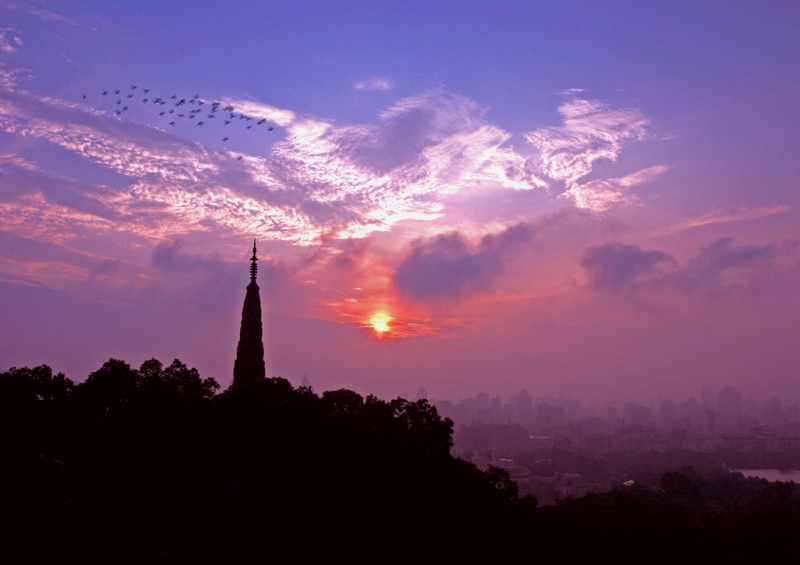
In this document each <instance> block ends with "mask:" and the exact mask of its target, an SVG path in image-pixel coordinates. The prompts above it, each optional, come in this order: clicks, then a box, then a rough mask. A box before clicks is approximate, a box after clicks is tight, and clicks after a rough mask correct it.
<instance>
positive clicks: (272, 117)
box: [222, 98, 297, 127]
mask: <svg viewBox="0 0 800 565" xmlns="http://www.w3.org/2000/svg"><path fill="white" fill-rule="evenodd" d="M222 104H223V105H224V106H233V108H234V110H235V111H236V112H239V113H240V114H246V115H248V116H253V117H254V118H259V119H265V120H269V121H270V122H274V123H276V124H278V125H279V126H282V127H286V126H289V125H291V124H292V122H294V121H295V120H296V119H297V115H296V114H295V113H294V112H292V111H291V110H284V109H281V108H276V107H275V106H270V105H269V104H264V103H263V102H258V101H255V100H242V99H238V98H223V99H222Z"/></svg>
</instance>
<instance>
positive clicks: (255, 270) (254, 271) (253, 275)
mask: <svg viewBox="0 0 800 565" xmlns="http://www.w3.org/2000/svg"><path fill="white" fill-rule="evenodd" d="M250 261H251V264H250V280H251V281H252V282H256V274H257V273H258V266H257V265H256V261H258V257H256V240H255V239H254V240H253V256H252V257H251V258H250Z"/></svg>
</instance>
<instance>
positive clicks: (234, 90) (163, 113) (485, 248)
mask: <svg viewBox="0 0 800 565" xmlns="http://www.w3.org/2000/svg"><path fill="white" fill-rule="evenodd" d="M798 29H800V4H798V3H797V2H792V1H786V2H781V1H774V2H739V1H724V2H711V1H709V2H692V1H678V0H664V1H653V2H625V1H620V2H602V1H600V2H583V1H553V2H495V3H489V2H469V1H450V2H437V1H426V2H409V1H404V2H393V1H387V2H333V1H331V2H328V1H317V2H303V1H295V2H244V1H242V2H215V1H204V2H189V1H177V0H176V1H170V0H166V1H159V2H147V1H140V2H114V3H111V2H105V1H101V2H97V1H87V0H82V1H80V2H78V1H67V0H64V1H37V2H27V1H23V0H13V1H6V0H0V369H3V370H5V369H7V368H9V367H12V366H34V365H39V364H48V365H50V366H51V367H53V369H54V370H56V371H62V372H64V373H65V374H66V375H67V376H68V377H70V378H72V379H73V380H75V381H78V382H79V381H82V380H84V379H85V378H86V376H87V375H88V374H89V373H90V372H91V371H94V370H96V369H98V368H99V367H100V366H101V365H102V364H103V362H105V361H106V360H107V359H109V358H118V359H124V360H125V361H127V362H128V363H130V364H131V365H133V366H135V367H138V366H139V364H141V363H142V362H143V361H144V360H146V359H150V358H152V357H156V358H158V359H160V360H161V361H162V362H165V363H169V362H170V361H171V360H172V359H174V358H179V359H181V361H183V362H185V363H186V364H188V365H189V366H194V367H197V368H198V370H199V371H200V374H201V375H202V376H203V377H214V378H215V379H217V380H218V381H219V382H220V384H221V385H222V386H223V388H226V387H227V386H228V385H229V384H230V382H231V379H232V373H233V362H234V357H235V351H236V342H237V340H238V332H239V322H240V316H241V307H242V301H243V299H244V294H245V287H246V285H247V283H248V282H249V262H248V258H249V256H250V254H251V249H252V241H253V239H256V240H257V245H258V255H259V258H260V260H259V271H258V283H259V286H260V288H261V301H262V308H263V322H264V340H265V349H266V366H267V375H268V376H281V377H284V378H287V379H289V380H290V381H291V382H292V383H293V384H295V385H299V383H300V381H301V379H302V378H303V376H304V375H307V377H308V380H309V381H310V383H311V385H312V387H313V388H314V389H315V390H317V391H322V390H330V389H336V388H350V389H353V390H356V391H358V392H360V393H362V394H370V393H372V394H376V395H378V396H381V397H393V396H397V395H402V396H405V397H408V398H413V397H414V396H415V395H416V392H417V389H418V388H419V387H424V388H425V389H426V390H427V392H428V395H429V397H431V398H438V399H447V398H450V399H453V400H457V399H459V398H466V397H470V396H473V395H475V394H476V393H477V392H481V391H484V392H488V393H490V394H493V395H494V394H499V395H501V396H507V395H510V394H511V393H514V392H517V391H519V390H520V389H526V390H527V391H528V392H529V393H530V394H531V395H532V396H534V397H536V396H539V395H547V394H551V395H552V394H567V395H570V396H573V397H575V398H577V399H579V400H580V401H582V402H585V403H587V404H589V403H592V402H609V403H613V402H618V401H620V400H621V399H627V398H633V399H639V400H641V401H645V402H655V401H657V400H658V399H660V398H672V399H676V400H685V399H686V398H689V397H691V396H697V395H699V394H700V391H701V389H702V388H706V387H708V388H711V389H712V390H719V389H720V388H722V387H724V386H727V385H732V386H735V387H736V388H737V389H739V390H740V391H742V392H743V393H745V394H752V395H754V396H755V397H756V398H765V397H768V396H774V395H777V396H783V397H785V398H787V399H795V400H797V399H800V384H798V383H800V379H798V377H800V347H798V336H800V285H799V284H798V283H800V247H799V245H800V222H798V219H800V218H799V217H798V205H800V196H799V194H800V193H799V191H798V178H800V159H797V151H798V145H799V143H798V140H799V139H800V138H798V133H797V132H798V130H799V129H800V127H799V126H800V112H799V109H800V104H798V101H800V72H799V71H800V34H798V33H797V31H798Z"/></svg>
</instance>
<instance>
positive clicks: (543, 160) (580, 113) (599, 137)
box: [525, 97, 664, 211]
mask: <svg viewBox="0 0 800 565" xmlns="http://www.w3.org/2000/svg"><path fill="white" fill-rule="evenodd" d="M558 111H559V113H560V114H561V115H562V117H563V123H562V125H560V126H555V127H549V128H541V129H538V130H535V131H532V132H529V133H528V134H526V136H525V137H526V139H527V140H528V141H529V142H530V143H531V144H532V145H533V146H534V147H535V148H536V149H537V150H538V151H539V159H538V161H537V162H536V166H537V168H538V170H540V171H541V173H542V174H544V175H546V176H547V177H549V178H551V179H553V180H555V181H559V182H562V183H564V186H565V187H566V190H565V191H564V192H563V194H562V196H563V197H564V198H568V199H571V200H573V201H574V202H575V204H576V205H577V206H578V207H579V208H588V209H591V210H596V211H602V210H605V209H606V208H608V207H609V206H610V205H611V204H612V203H614V202H619V201H621V200H624V199H625V198H626V197H625V190H626V189H627V188H630V187H631V186H634V185H636V184H640V183H641V182H647V181H649V180H650V179H651V178H652V177H653V176H654V175H655V174H659V173H660V172H663V170H664V168H663V167H651V168H649V169H644V170H643V171H640V172H639V173H634V174H633V175H629V176H627V177H623V178H621V179H606V180H597V181H593V182H590V183H585V182H582V181H581V179H582V178H583V177H585V176H586V175H588V174H589V173H590V172H591V171H592V169H593V167H594V163H595V162H596V161H598V160H600V159H607V160H609V161H616V160H617V158H618V157H619V155H620V153H621V152H622V149H623V147H624V146H625V145H626V144H628V143H630V142H633V141H641V140H644V139H646V137H647V127H648V126H649V123H650V122H649V120H648V119H647V118H646V117H645V116H644V115H643V114H642V113H641V112H640V111H639V110H637V109H633V108H628V109H611V108H609V107H608V106H606V105H605V104H602V103H600V102H598V101H596V100H584V99H580V98H577V97H576V98H572V99H570V100H569V101H568V102H566V103H564V104H563V105H561V106H560V107H559V108H558ZM644 171H647V173H645V172H644Z"/></svg>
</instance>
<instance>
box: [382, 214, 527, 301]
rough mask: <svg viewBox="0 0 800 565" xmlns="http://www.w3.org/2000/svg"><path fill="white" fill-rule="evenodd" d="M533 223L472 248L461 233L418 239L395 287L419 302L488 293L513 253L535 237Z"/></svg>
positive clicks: (398, 275)
mask: <svg viewBox="0 0 800 565" xmlns="http://www.w3.org/2000/svg"><path fill="white" fill-rule="evenodd" d="M534 231H535V230H534V228H533V226H531V225H530V224H518V225H516V226H512V227H510V228H508V229H506V230H505V231H503V232H501V233H499V234H492V235H487V236H485V237H483V238H482V239H481V240H480V242H479V243H478V244H477V245H476V246H472V245H470V244H469V242H468V241H467V240H466V238H465V237H464V236H463V235H461V234H460V233H458V232H453V233H449V234H443V235H439V236H436V237H434V238H432V239H427V240H417V241H416V242H415V243H413V244H412V248H411V250H410V251H409V252H408V254H407V255H406V256H405V258H404V259H403V261H402V262H401V263H400V265H399V266H398V267H397V269H396V271H395V274H394V284H395V286H396V287H397V289H398V290H399V291H400V292H401V293H402V294H404V295H405V296H407V297H409V298H412V299H414V300H418V301H430V300H439V299H455V298H459V297H462V296H465V295H469V294H473V293H477V292H480V291H484V290H487V289H488V288H489V287H490V286H491V284H492V282H493V281H494V279H495V277H497V275H499V274H500V273H502V272H503V268H504V260H505V259H506V257H507V256H508V254H509V253H511V252H513V251H514V250H515V249H517V248H518V247H519V246H520V245H521V244H524V243H526V242H527V241H529V240H530V239H531V237H533V234H534Z"/></svg>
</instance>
